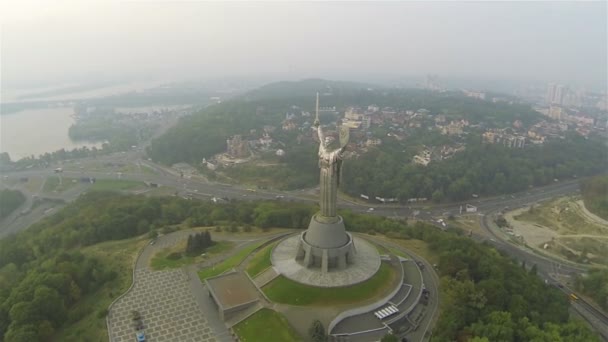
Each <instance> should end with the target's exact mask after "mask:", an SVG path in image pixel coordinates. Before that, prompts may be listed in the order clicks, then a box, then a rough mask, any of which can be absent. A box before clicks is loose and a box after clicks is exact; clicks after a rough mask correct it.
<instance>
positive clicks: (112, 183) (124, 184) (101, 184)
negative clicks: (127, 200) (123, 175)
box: [91, 179, 144, 191]
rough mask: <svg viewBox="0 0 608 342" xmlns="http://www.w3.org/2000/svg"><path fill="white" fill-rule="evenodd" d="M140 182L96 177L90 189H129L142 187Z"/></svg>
mask: <svg viewBox="0 0 608 342" xmlns="http://www.w3.org/2000/svg"><path fill="white" fill-rule="evenodd" d="M143 186H144V184H143V183H142V182H136V181H130V180H116V179H98V180H96V181H95V183H94V184H93V185H92V186H91V190H99V191H121V190H130V189H133V188H137V187H143Z"/></svg>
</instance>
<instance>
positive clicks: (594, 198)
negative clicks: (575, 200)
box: [581, 151, 608, 220]
mask: <svg viewBox="0 0 608 342" xmlns="http://www.w3.org/2000/svg"><path fill="white" fill-rule="evenodd" d="M604 154H605V151H604ZM605 166H606V164H604V170H605V169H606V168H605ZM581 194H582V195H583V200H584V202H585V208H587V209H588V210H589V211H590V212H592V213H594V214H595V215H597V216H599V217H601V218H603V219H605V220H608V195H607V194H608V175H603V176H597V177H593V178H590V179H587V180H585V181H584V182H582V183H581Z"/></svg>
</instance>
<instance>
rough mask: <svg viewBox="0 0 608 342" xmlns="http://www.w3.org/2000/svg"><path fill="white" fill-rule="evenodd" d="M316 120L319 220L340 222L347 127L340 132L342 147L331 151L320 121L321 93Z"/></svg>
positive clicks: (347, 137) (347, 136) (347, 135)
mask: <svg viewBox="0 0 608 342" xmlns="http://www.w3.org/2000/svg"><path fill="white" fill-rule="evenodd" d="M316 112H317V115H316V118H315V121H314V126H315V128H316V129H317V135H318V137H319V168H320V169H321V174H320V177H319V180H320V181H319V183H320V184H319V186H320V200H319V205H320V207H321V211H320V214H319V215H318V216H317V218H318V219H319V220H320V221H322V222H327V223H333V222H337V221H338V220H339V218H338V216H337V212H336V202H337V200H338V186H339V185H340V171H341V168H342V153H343V152H344V150H345V149H346V145H347V144H348V139H349V131H348V128H347V127H344V126H342V127H341V130H340V147H339V148H337V149H335V150H333V151H330V150H328V148H329V143H328V141H327V139H326V137H325V134H324V132H323V128H322V127H321V122H320V121H319V93H317V105H316Z"/></svg>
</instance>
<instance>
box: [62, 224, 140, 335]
mask: <svg viewBox="0 0 608 342" xmlns="http://www.w3.org/2000/svg"><path fill="white" fill-rule="evenodd" d="M147 242H148V239H147V237H145V236H143V237H136V238H132V239H128V240H120V241H109V242H103V243H99V244H96V245H93V246H89V247H85V248H83V249H82V253H84V254H86V255H90V256H95V257H98V258H99V259H100V260H101V262H102V263H104V264H109V265H113V266H115V267H114V269H115V271H116V272H117V277H116V279H115V280H114V281H113V282H111V283H108V284H107V285H106V286H104V287H103V288H101V289H100V290H98V291H97V292H95V293H92V294H90V295H88V296H86V297H83V298H81V299H80V301H79V303H78V304H76V306H75V307H74V308H73V309H72V311H73V312H74V313H75V314H72V315H71V316H73V317H75V319H77V321H75V322H74V323H72V324H69V325H66V326H65V328H63V329H62V330H60V331H58V333H57V335H56V341H74V342H78V341H91V342H96V341H99V342H106V341H108V331H107V328H106V321H105V317H106V310H107V308H108V306H109V305H110V303H111V302H112V301H113V300H114V299H115V298H117V297H118V296H120V295H121V294H123V293H124V292H125V291H126V290H127V289H128V288H129V286H131V281H132V272H133V263H134V262H135V258H136V256H137V254H138V253H139V251H140V249H141V248H143V246H144V245H145V244H146V243H147Z"/></svg>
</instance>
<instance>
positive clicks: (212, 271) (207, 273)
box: [198, 241, 266, 280]
mask: <svg viewBox="0 0 608 342" xmlns="http://www.w3.org/2000/svg"><path fill="white" fill-rule="evenodd" d="M265 242H266V241H260V242H256V243H253V244H251V245H248V246H247V247H245V248H243V249H241V250H240V251H238V252H237V253H236V254H235V255H233V256H231V257H230V258H228V259H226V260H224V261H222V262H221V263H219V264H217V265H215V266H212V267H208V268H205V269H204V270H201V271H199V272H198V276H199V278H201V280H205V279H207V278H209V277H214V276H216V275H220V274H222V273H224V272H226V271H228V270H229V269H231V268H233V267H236V266H237V265H238V264H240V263H241V261H243V260H244V259H245V258H246V257H247V256H248V255H249V254H250V253H251V252H252V251H253V250H254V249H256V248H258V247H260V246H261V245H262V244H264V243H265Z"/></svg>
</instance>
